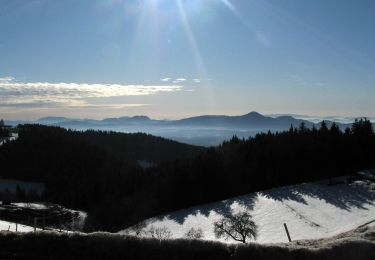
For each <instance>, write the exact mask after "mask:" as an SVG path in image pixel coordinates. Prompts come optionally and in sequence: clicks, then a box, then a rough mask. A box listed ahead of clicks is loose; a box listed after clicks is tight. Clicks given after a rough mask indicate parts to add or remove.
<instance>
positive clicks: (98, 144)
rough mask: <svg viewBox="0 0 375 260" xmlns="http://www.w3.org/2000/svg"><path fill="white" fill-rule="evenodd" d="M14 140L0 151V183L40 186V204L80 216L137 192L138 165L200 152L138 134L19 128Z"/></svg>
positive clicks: (140, 180)
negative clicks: (67, 208) (42, 190)
mask: <svg viewBox="0 0 375 260" xmlns="http://www.w3.org/2000/svg"><path fill="white" fill-rule="evenodd" d="M18 134H19V137H18V139H17V140H15V141H13V142H8V143H6V144H4V145H2V146H0V165H2V166H1V171H0V177H3V178H12V179H18V180H24V181H40V182H43V183H45V184H46V188H47V190H46V192H45V194H44V195H43V199H44V200H48V201H52V202H57V203H62V204H64V205H69V206H72V207H76V208H81V209H86V210H90V209H92V208H93V207H94V206H95V205H96V204H97V203H98V202H99V201H101V200H102V199H103V198H111V199H116V198H117V197H116V196H120V195H119V194H121V196H124V194H132V193H133V192H134V191H135V190H136V189H137V188H138V187H139V186H141V183H143V182H144V180H143V177H144V176H145V173H144V170H142V169H141V168H140V167H139V166H138V163H137V161H138V160H148V161H150V162H152V163H155V165H157V164H159V163H163V162H164V163H165V162H167V161H173V160H176V159H187V158H190V157H193V156H196V155H197V154H198V153H199V152H201V151H202V150H203V149H204V148H201V147H197V146H190V145H186V144H181V143H177V142H175V141H171V140H167V139H164V138H159V137H155V136H151V135H147V134H141V133H138V134H124V133H114V132H100V131H84V132H80V131H72V130H66V129H63V128H60V127H51V126H42V125H20V126H19V127H18ZM104 194H106V195H104Z"/></svg>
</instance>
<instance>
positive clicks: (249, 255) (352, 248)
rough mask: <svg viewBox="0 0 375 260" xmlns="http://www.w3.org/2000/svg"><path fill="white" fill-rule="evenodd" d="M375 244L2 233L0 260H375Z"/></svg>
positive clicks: (355, 241)
mask: <svg viewBox="0 0 375 260" xmlns="http://www.w3.org/2000/svg"><path fill="white" fill-rule="evenodd" d="M374 257H375V243H373V242H371V241H366V240H359V241H358V240H344V242H342V243H337V244H334V245H331V246H326V247H322V248H320V249H318V248H315V249H311V247H310V249H308V248H307V247H295V246H289V247H287V246H283V245H259V244H246V245H228V244H223V243H219V242H209V241H202V240H183V239H179V240H161V241H159V240H156V239H145V238H143V239H140V238H136V237H126V236H121V235H115V234H109V233H93V234H89V235H87V234H80V233H72V234H68V233H54V232H43V233H42V232H37V233H24V234H21V233H10V232H1V233H0V259H140V260H143V259H145V260H146V259H147V260H152V259H182V260H183V259H215V260H220V259H236V260H237V259H238V260H241V259H267V260H268V259H271V260H272V259H293V260H295V259H304V260H305V259H307V260H309V259H319V260H323V259H340V260H342V259H360V260H367V259H375V258H374Z"/></svg>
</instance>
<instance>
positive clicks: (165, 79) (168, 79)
mask: <svg viewBox="0 0 375 260" xmlns="http://www.w3.org/2000/svg"><path fill="white" fill-rule="evenodd" d="M170 80H171V78H164V79H161V80H160V81H163V82H168V81H170Z"/></svg>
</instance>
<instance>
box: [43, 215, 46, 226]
mask: <svg viewBox="0 0 375 260" xmlns="http://www.w3.org/2000/svg"><path fill="white" fill-rule="evenodd" d="M45 228H46V213H43V230H44V229H45Z"/></svg>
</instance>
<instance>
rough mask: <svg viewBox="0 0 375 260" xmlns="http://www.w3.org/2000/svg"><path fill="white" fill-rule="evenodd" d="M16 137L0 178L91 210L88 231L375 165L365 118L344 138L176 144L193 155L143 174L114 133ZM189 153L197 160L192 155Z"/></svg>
mask: <svg viewBox="0 0 375 260" xmlns="http://www.w3.org/2000/svg"><path fill="white" fill-rule="evenodd" d="M19 134H20V137H19V139H18V140H17V141H14V142H9V143H6V144H4V145H3V146H0V165H1V169H2V171H1V173H0V177H11V178H18V177H22V178H23V179H29V180H35V181H38V180H39V181H43V182H45V183H46V187H47V191H46V192H45V194H44V195H43V198H42V199H44V200H47V201H53V202H57V203H61V204H63V205H66V206H69V207H73V208H74V207H76V208H81V209H86V210H88V212H89V216H88V222H87V227H88V228H90V229H91V230H110V231H117V230H120V229H123V228H124V227H127V226H129V225H133V224H135V223H136V222H139V221H141V220H142V219H145V218H148V217H151V216H155V215H158V214H162V213H166V212H169V211H174V210H177V209H182V208H186V207H191V206H195V205H198V204H203V203H207V202H213V201H218V200H222V199H226V198H229V197H234V196H237V195H242V194H247V193H251V192H254V191H260V190H264V189H268V188H272V187H279V186H283V185H289V184H295V183H299V182H305V181H313V180H318V179H326V178H330V177H336V176H341V175H345V174H352V173H355V172H356V171H358V170H362V169H366V168H371V167H375V149H374V147H375V135H374V132H373V127H372V125H371V123H370V122H369V121H368V120H359V121H356V122H355V123H354V124H353V126H352V127H351V128H350V129H349V128H348V129H346V130H345V131H344V132H343V131H341V130H340V129H339V127H337V126H336V125H334V124H333V125H332V126H331V127H330V128H328V127H327V126H326V125H325V124H324V123H323V124H322V125H321V127H320V128H319V129H315V128H312V129H309V128H307V127H305V126H304V124H301V126H300V127H299V128H290V129H289V131H284V132H281V133H271V132H268V133H262V134H258V135H256V136H255V137H250V138H248V139H246V140H245V139H239V138H236V137H233V138H232V139H231V140H230V141H227V142H224V143H223V144H222V145H220V146H218V147H212V148H209V149H204V150H202V152H200V153H199V151H200V150H201V148H199V147H198V148H197V147H190V146H181V147H187V148H189V149H191V151H190V152H187V153H182V152H181V153H182V154H183V155H184V156H185V157H180V159H178V160H175V161H168V162H163V163H160V164H159V165H158V166H156V167H152V168H150V169H146V170H143V169H141V168H140V167H136V166H135V165H134V164H132V163H131V160H130V161H129V162H126V161H125V160H119V158H123V157H122V156H123V155H121V153H120V152H114V153H112V152H111V147H120V146H121V145H120V144H117V143H116V142H120V141H119V140H121V138H120V137H113V136H117V134H115V133H99V132H92V131H89V132H74V131H69V130H64V129H61V128H55V127H42V126H32V125H27V126H22V127H21V128H20V131H19ZM132 136H138V135H129V138H131V137H132ZM139 136H141V137H142V136H144V138H145V139H150V138H151V140H154V139H153V137H148V136H147V135H139ZM106 138H108V139H106ZM117 138H118V139H117ZM94 139H95V141H92V140H94ZM106 140H108V142H112V145H110V144H107V143H106V142H107V141H106ZM140 140H142V138H141V139H140ZM155 140H159V139H155ZM124 142H125V141H124ZM134 142H135V141H134ZM138 142H140V141H137V142H135V143H134V145H132V146H131V145H130V144H129V148H128V149H127V152H124V155H125V154H128V153H129V154H132V149H134V152H133V153H134V154H137V153H138V154H142V151H143V150H141V151H136V150H137V148H136V146H137V145H138ZM145 142H146V141H145ZM146 143H147V142H146ZM167 143H168V142H167ZM168 144H175V143H174V142H170V143H168ZM145 146H146V144H145ZM116 149H117V148H116ZM163 149H168V146H167V145H165V146H164V148H163ZM163 149H161V150H157V149H156V150H155V153H158V152H160V153H163ZM171 149H173V148H171ZM114 151H115V149H114ZM194 151H195V153H196V154H197V155H196V156H194V157H189V156H190V155H194ZM175 153H177V152H175ZM153 154H154V153H151V155H153ZM166 154H167V153H166ZM151 155H149V156H151ZM177 155H178V154H175V156H176V157H174V158H177ZM155 156H156V155H155ZM160 156H162V155H160ZM163 156H166V155H165V154H164V155H163ZM180 156H181V155H180ZM130 157H131V156H130ZM131 158H136V157H131ZM149 158H151V157H148V158H142V159H149ZM153 158H156V157H153ZM158 158H165V157H158ZM137 159H141V158H137Z"/></svg>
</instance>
